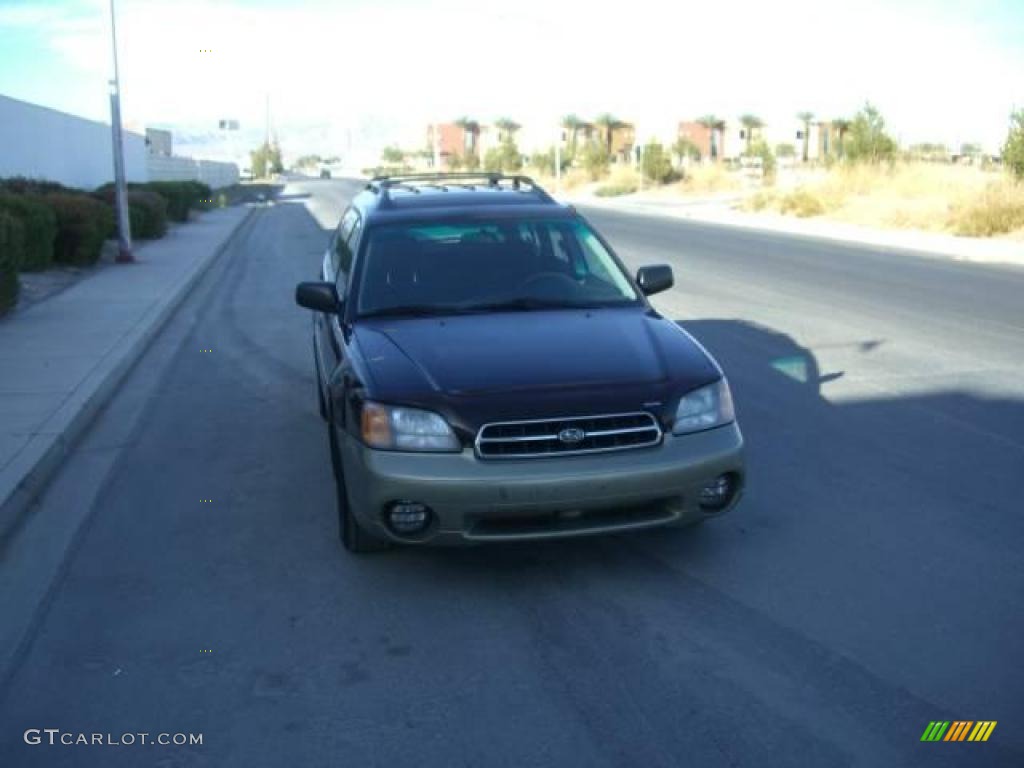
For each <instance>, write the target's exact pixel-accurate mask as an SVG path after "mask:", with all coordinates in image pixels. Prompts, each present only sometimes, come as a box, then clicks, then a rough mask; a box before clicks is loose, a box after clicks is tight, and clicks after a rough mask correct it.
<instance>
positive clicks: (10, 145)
mask: <svg viewBox="0 0 1024 768" xmlns="http://www.w3.org/2000/svg"><path fill="white" fill-rule="evenodd" d="M124 155H125V157H124V159H125V175H126V176H127V177H128V181H140V182H141V181H147V180H148V176H147V171H146V156H147V154H146V140H145V139H144V138H143V137H142V136H139V135H138V134H135V133H128V132H125V134H124ZM4 176H28V177H31V178H37V179H47V180H50V181H58V182H60V183H61V184H65V185H67V186H69V187H80V188H82V189H93V188H94V187H98V186H100V185H101V184H105V183H107V182H108V181H112V180H113V178H114V164H113V151H112V144H111V137H110V126H109V125H107V124H104V123H97V122H93V121H92V120H85V119H83V118H81V117H75V116H74V115H68V114H65V113H64V112H58V111H56V110H53V109H47V108H46V107H40V106H36V105H35V104H29V103H27V102H24V101H18V100H17V99H11V98H8V97H7V96H0V177H4Z"/></svg>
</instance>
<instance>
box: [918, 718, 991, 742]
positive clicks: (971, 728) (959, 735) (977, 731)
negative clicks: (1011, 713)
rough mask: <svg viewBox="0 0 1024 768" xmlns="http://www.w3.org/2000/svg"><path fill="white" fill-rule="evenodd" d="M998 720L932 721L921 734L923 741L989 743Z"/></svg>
mask: <svg viewBox="0 0 1024 768" xmlns="http://www.w3.org/2000/svg"><path fill="white" fill-rule="evenodd" d="M996 722H997V721H996V720H977V721H975V720H954V721H953V722H950V721H949V720H932V721H931V722H930V723H928V727H927V728H925V729H924V733H923V734H921V741H988V737H989V736H991V735H992V731H994V730H995V728H996Z"/></svg>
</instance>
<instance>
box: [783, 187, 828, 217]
mask: <svg viewBox="0 0 1024 768" xmlns="http://www.w3.org/2000/svg"><path fill="white" fill-rule="evenodd" d="M779 209H780V210H781V211H782V212H783V213H792V214H794V215H795V216H799V217H800V218H802V219H803V218H808V217H811V216H820V215H821V214H823V213H825V204H824V203H823V202H822V201H821V200H820V199H819V198H818V197H817V196H815V195H814V193H813V192H811V191H809V190H806V189H796V190H794V191H792V192H790V193H789V194H788V195H786V196H785V197H783V198H782V201H781V203H780V204H779Z"/></svg>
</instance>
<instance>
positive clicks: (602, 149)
mask: <svg viewBox="0 0 1024 768" xmlns="http://www.w3.org/2000/svg"><path fill="white" fill-rule="evenodd" d="M610 162H611V161H610V159H609V157H608V148H607V147H606V146H605V143H604V142H603V141H598V140H596V139H592V140H590V141H588V142H587V143H586V144H585V145H584V147H583V151H582V152H581V153H580V163H581V164H582V166H583V169H584V170H585V171H586V172H587V175H588V176H589V177H590V180H591V181H597V180H598V179H600V178H601V177H602V176H604V175H605V173H607V172H608V166H609V164H610Z"/></svg>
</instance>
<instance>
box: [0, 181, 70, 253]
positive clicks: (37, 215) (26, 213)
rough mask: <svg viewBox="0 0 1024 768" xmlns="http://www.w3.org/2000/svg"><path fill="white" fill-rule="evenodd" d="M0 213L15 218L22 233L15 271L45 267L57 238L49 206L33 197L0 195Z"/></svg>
mask: <svg viewBox="0 0 1024 768" xmlns="http://www.w3.org/2000/svg"><path fill="white" fill-rule="evenodd" d="M0 211H6V212H7V213H8V214H9V215H11V216H13V217H14V218H15V219H17V220H18V222H19V224H20V226H21V228H22V231H23V235H24V252H23V253H22V256H21V259H20V261H19V269H21V270H25V271H32V272H34V271H37V270H41V269H46V268H47V267H49V266H50V264H51V263H52V262H53V241H54V239H55V238H56V237H57V218H56V217H55V216H54V214H53V211H52V210H50V206H48V205H47V204H46V203H44V202H43V201H42V200H40V199H38V198H36V197H30V196H23V195H9V194H2V193H0Z"/></svg>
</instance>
